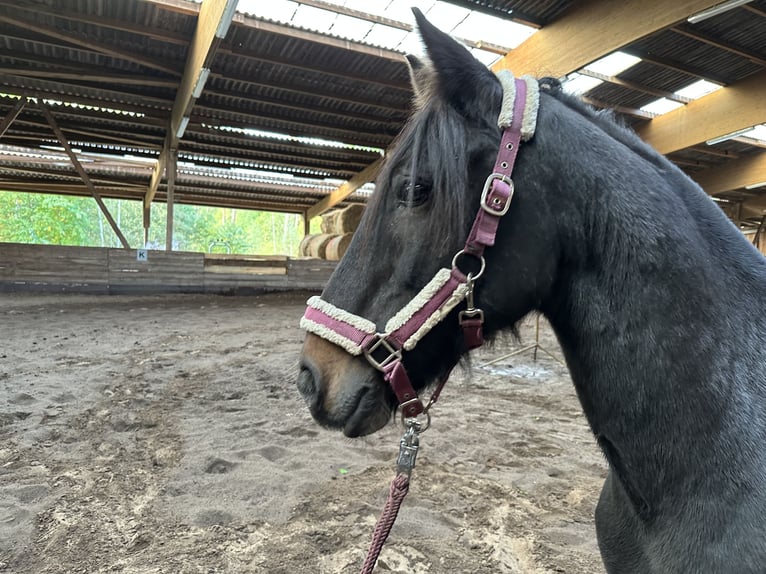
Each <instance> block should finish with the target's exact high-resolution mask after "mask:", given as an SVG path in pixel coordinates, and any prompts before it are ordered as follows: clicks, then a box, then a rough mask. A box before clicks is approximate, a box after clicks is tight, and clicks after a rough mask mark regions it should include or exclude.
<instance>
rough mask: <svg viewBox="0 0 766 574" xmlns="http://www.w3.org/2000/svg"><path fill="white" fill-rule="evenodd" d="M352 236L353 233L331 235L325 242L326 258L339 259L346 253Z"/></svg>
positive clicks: (330, 259)
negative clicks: (328, 240) (326, 242)
mask: <svg viewBox="0 0 766 574" xmlns="http://www.w3.org/2000/svg"><path fill="white" fill-rule="evenodd" d="M353 236H354V234H353V233H344V234H343V235H336V236H335V237H333V238H332V239H331V240H330V242H329V243H328V244H327V249H326V253H327V259H328V260H329V261H340V259H341V257H343V254H344V253H346V250H347V249H348V246H349V244H350V243H351V238H352V237H353Z"/></svg>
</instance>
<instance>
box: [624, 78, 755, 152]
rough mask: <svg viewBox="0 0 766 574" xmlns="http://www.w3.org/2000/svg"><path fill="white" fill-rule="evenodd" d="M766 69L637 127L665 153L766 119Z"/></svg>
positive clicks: (646, 138)
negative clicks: (765, 95) (765, 96)
mask: <svg viewBox="0 0 766 574" xmlns="http://www.w3.org/2000/svg"><path fill="white" fill-rule="evenodd" d="M765 93H766V71H763V72H759V73H757V74H753V75H752V76H749V77H747V78H745V79H744V80H742V81H740V82H737V83H735V84H731V85H729V86H726V87H724V88H721V89H720V90H717V91H715V92H712V93H710V94H708V95H706V96H704V97H702V98H700V99H698V100H695V101H693V102H690V103H688V104H687V105H685V106H683V107H680V108H678V109H675V110H673V111H671V112H668V113H667V114H663V115H661V116H658V117H656V118H654V119H653V120H652V121H650V122H647V123H646V124H644V125H642V126H638V127H637V128H636V133H638V135H639V136H641V138H643V139H644V141H646V142H647V143H649V144H650V145H652V146H653V147H654V148H655V149H656V150H657V151H659V152H660V153H662V154H669V153H672V152H674V151H678V150H680V149H685V148H688V147H692V146H695V145H698V144H701V143H704V142H706V141H709V140H711V139H714V138H717V137H720V136H722V135H726V134H729V133H733V132H735V131H738V130H741V129H745V128H749V127H751V126H754V125H757V124H760V123H763V122H766V98H764V97H763V94H765Z"/></svg>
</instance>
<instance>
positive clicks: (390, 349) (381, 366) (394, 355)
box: [364, 333, 402, 372]
mask: <svg viewBox="0 0 766 574" xmlns="http://www.w3.org/2000/svg"><path fill="white" fill-rule="evenodd" d="M386 337H387V335H386V334H385V333H376V334H375V339H376V340H375V342H374V343H373V344H372V345H371V346H370V347H369V348H368V349H365V350H364V356H365V357H366V358H367V361H368V362H369V363H370V364H371V365H372V366H373V367H374V368H376V369H377V370H379V371H381V372H385V367H386V366H387V365H390V364H391V363H393V362H394V361H396V360H401V359H402V351H401V349H397V348H395V347H394V346H393V345H392V344H391V343H389V342H388V340H387V339H386ZM380 347H383V349H384V350H385V351H386V352H387V353H388V356H387V357H386V358H385V359H383V360H382V361H378V360H377V359H376V358H375V357H373V356H372V354H373V353H374V352H375V351H377V350H378V349H379V348H380Z"/></svg>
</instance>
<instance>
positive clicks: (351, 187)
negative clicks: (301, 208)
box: [306, 158, 383, 219]
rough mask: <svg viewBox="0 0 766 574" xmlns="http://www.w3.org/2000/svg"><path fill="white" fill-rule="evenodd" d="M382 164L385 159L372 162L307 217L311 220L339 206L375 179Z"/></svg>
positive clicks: (309, 212) (328, 196)
mask: <svg viewBox="0 0 766 574" xmlns="http://www.w3.org/2000/svg"><path fill="white" fill-rule="evenodd" d="M382 164H383V158H380V159H377V160H375V161H374V162H372V163H371V164H370V165H368V166H367V167H366V168H364V169H363V170H362V171H360V172H359V173H357V174H356V175H355V176H354V177H352V178H351V179H349V180H348V181H347V182H346V183H344V184H343V185H341V186H340V187H339V188H338V189H336V190H335V191H333V192H331V193H329V194H327V196H326V197H324V198H323V199H322V200H321V201H319V202H318V203H317V204H316V205H314V206H312V207H311V209H309V210H308V211H307V212H306V217H307V218H308V219H311V218H313V217H316V216H317V215H319V214H321V213H323V212H325V211H327V210H328V209H330V208H331V207H333V206H335V205H338V204H339V203H340V202H341V201H343V200H344V199H346V198H347V197H348V196H349V195H351V194H352V193H354V192H355V191H356V190H357V189H359V188H360V187H362V186H363V185H364V184H365V183H367V182H370V181H372V180H373V179H375V177H376V176H377V175H378V171H380V167H381V165H382Z"/></svg>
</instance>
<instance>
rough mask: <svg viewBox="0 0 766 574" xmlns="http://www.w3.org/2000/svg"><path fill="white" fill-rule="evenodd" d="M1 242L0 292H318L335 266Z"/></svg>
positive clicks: (266, 258) (281, 259)
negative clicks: (143, 258) (140, 255)
mask: <svg viewBox="0 0 766 574" xmlns="http://www.w3.org/2000/svg"><path fill="white" fill-rule="evenodd" d="M146 253H147V259H146V261H139V260H138V258H137V254H138V252H137V250H135V249H130V250H127V249H106V248H100V247H68V246H59V245H27V244H18V243H0V291H5V292H8V291H47V292H65V291H66V292H79V293H112V294H126V293H231V294H233V293H238V294H246V293H257V292H263V291H285V290H297V289H301V290H302V289H307V290H320V289H322V288H323V287H324V285H325V283H326V282H327V280H328V279H329V277H330V274H331V273H332V271H333V269H334V268H335V265H336V262H334V261H322V260H318V259H291V258H288V257H271V256H263V257H261V256H246V255H221V254H204V253H186V252H166V251H151V250H148V251H147V252H146Z"/></svg>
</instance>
